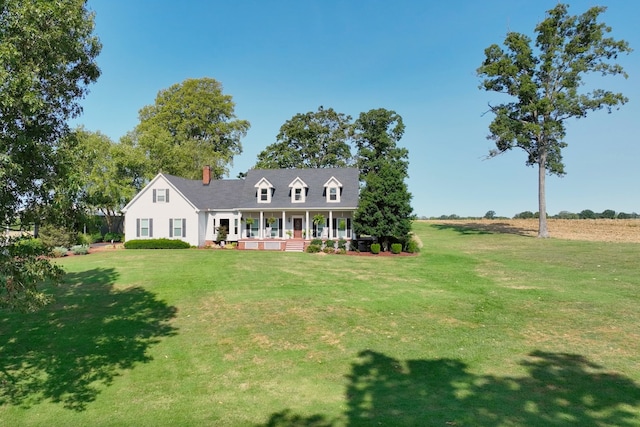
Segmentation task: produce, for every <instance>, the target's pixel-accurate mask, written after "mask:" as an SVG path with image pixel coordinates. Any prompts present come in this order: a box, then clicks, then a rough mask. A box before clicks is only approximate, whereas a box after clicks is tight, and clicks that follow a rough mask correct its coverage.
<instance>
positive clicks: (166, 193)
mask: <svg viewBox="0 0 640 427" xmlns="http://www.w3.org/2000/svg"><path fill="white" fill-rule="evenodd" d="M164 201H165V202H167V203H169V189H168V188H167V189H166V190H164Z"/></svg>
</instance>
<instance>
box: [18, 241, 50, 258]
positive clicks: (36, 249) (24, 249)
mask: <svg viewBox="0 0 640 427" xmlns="http://www.w3.org/2000/svg"><path fill="white" fill-rule="evenodd" d="M15 244H16V247H17V249H18V250H19V253H20V256H23V255H35V256H38V255H43V254H45V253H46V252H47V247H46V246H45V244H44V243H42V240H40V239H34V238H31V237H24V238H21V239H20V240H17V241H16V243H15Z"/></svg>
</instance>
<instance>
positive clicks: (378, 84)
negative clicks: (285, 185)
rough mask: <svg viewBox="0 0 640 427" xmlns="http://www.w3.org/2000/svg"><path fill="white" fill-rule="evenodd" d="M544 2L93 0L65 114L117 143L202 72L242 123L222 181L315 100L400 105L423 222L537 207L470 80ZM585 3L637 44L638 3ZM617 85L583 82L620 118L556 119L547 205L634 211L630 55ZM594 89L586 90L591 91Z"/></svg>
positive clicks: (527, 174)
mask: <svg viewBox="0 0 640 427" xmlns="http://www.w3.org/2000/svg"><path fill="white" fill-rule="evenodd" d="M556 3H557V2H556V1H555V0H539V1H536V2H532V1H529V0H527V1H519V0H487V1H482V2H480V1H475V0H453V1H447V2H443V1H440V2H435V1H417V0H415V1H408V0H396V1H394V2H390V1H356V0H353V1H347V0H323V1H319V0H316V1H313V0H309V1H300V0H287V1H283V0H273V1H265V0H253V1H248V0H247V1H245V0H239V1H211V0H209V1H207V0H189V1H183V2H177V1H175V0H171V1H169V0H136V1H131V0H89V2H88V5H89V8H90V9H91V10H93V11H94V12H95V13H96V33H97V35H98V36H99V37H100V39H101V41H102V43H103V49H102V53H101V55H100V56H99V58H98V62H99V65H100V68H101V70H102V76H101V77H100V79H99V80H98V82H97V83H96V84H94V85H92V86H91V87H90V91H91V92H90V94H89V95H88V96H87V97H86V98H85V99H84V100H83V101H82V105H83V107H84V114H83V115H82V116H81V117H79V118H78V119H77V120H75V121H74V124H82V125H84V126H85V127H86V128H87V129H90V130H93V131H101V132H102V133H104V134H106V135H108V136H109V137H111V138H112V139H113V140H114V141H118V140H119V139H120V137H122V136H123V135H125V134H126V133H127V132H128V131H130V130H132V129H133V128H134V127H135V126H136V124H137V123H138V111H139V110H140V108H142V107H143V106H145V105H149V104H152V103H153V102H154V99H155V97H156V95H157V93H158V91H160V90H161V89H165V88H168V87H169V86H171V85H172V84H175V83H180V82H182V81H183V80H185V79H187V78H200V77H212V78H215V79H216V80H218V81H220V82H221V83H222V85H223V87H224V92H225V93H226V94H229V95H231V96H232V97H233V100H234V102H235V103H236V115H237V116H238V118H241V119H246V120H249V121H250V122H251V129H250V130H249V132H248V134H247V136H246V137H245V138H244V139H243V141H242V144H243V149H244V152H243V153H242V155H240V156H238V157H236V158H235V160H234V164H233V166H232V168H231V173H230V176H231V177H235V176H236V175H237V174H238V172H241V171H246V170H247V169H249V168H250V167H251V166H253V165H254V164H255V162H256V157H257V155H258V153H259V152H260V151H262V150H263V149H264V148H265V147H266V146H267V145H269V144H271V143H273V142H275V138H276V135H277V133H278V130H279V128H280V126H281V125H282V124H283V123H284V122H285V121H287V120H288V119H290V118H291V117H292V116H293V115H295V114H297V113H306V112H308V111H316V110H317V108H318V107H319V106H320V105H322V106H324V107H325V108H329V107H331V108H333V109H335V110H336V111H339V112H342V113H345V114H349V115H351V116H352V117H353V118H356V117H357V116H358V115H359V114H360V113H361V112H366V111H368V110H370V109H373V108H386V109H389V110H394V111H396V112H397V113H398V114H400V115H401V116H402V117H403V119H404V123H405V125H406V132H405V135H404V137H403V138H402V140H401V141H400V144H399V145H401V146H404V147H406V148H407V149H408V150H409V160H410V167H409V174H410V177H409V180H408V185H409V190H410V191H411V193H412V194H413V200H412V205H413V208H414V213H416V214H417V215H419V216H422V215H425V216H440V215H443V214H446V215H449V214H457V215H460V216H483V215H484V214H485V213H486V212H487V211H489V210H493V211H495V212H496V214H497V215H501V216H508V217H511V216H513V215H515V214H516V213H518V212H522V211H526V210H529V211H533V212H535V211H537V210H538V209H537V206H538V205H537V195H538V189H537V170H536V169H534V168H529V167H526V166H525V164H524V162H525V154H524V152H522V151H513V152H511V153H508V154H505V155H502V156H500V157H498V158H495V159H491V160H485V159H484V158H485V156H486V154H487V153H488V150H489V149H490V148H492V143H491V141H488V140H487V139H486V135H487V134H488V125H489V123H490V121H491V115H489V114H487V115H483V113H484V112H485V111H486V110H487V103H489V102H493V103H495V102H497V101H499V100H500V99H499V97H498V95H497V94H494V93H489V92H484V91H481V90H479V89H478V85H479V83H480V79H479V78H478V77H477V76H476V73H475V70H476V69H477V68H478V66H479V65H480V64H481V63H482V60H483V59H484V49H485V48H486V47H488V46H489V45H491V44H492V43H499V44H501V43H502V41H503V40H504V36H505V35H506V32H507V31H508V30H511V31H518V32H523V33H526V34H529V35H530V36H532V35H533V28H534V27H535V25H536V24H537V23H538V22H540V21H541V20H542V19H544V16H545V15H544V14H545V11H546V10H548V9H550V8H552V7H554V6H555V4H556ZM570 4H571V7H570V9H569V11H570V13H572V14H580V13H582V12H584V11H585V10H587V8H589V7H591V6H594V5H596V4H600V5H604V6H607V7H608V10H607V12H606V13H605V14H604V15H602V17H601V19H602V20H603V21H604V22H606V23H607V24H608V25H609V26H611V27H612V28H613V32H612V33H611V34H612V36H613V37H615V38H618V39H620V38H621V39H625V40H627V41H628V42H629V43H630V45H631V47H632V48H634V49H636V50H640V31H638V19H637V18H638V16H640V2H636V1H634V0H618V1H615V0H609V1H606V0H605V1H601V2H600V3H595V2H594V1H585V0H575V1H572V2H571V3H570ZM619 63H620V64H622V65H623V66H624V68H625V70H626V71H627V72H628V74H629V78H628V79H626V80H625V79H624V78H622V77H609V78H607V79H605V80H601V79H600V78H597V77H594V78H593V79H591V81H593V82H594V83H595V84H597V85H598V87H603V88H606V89H610V90H616V91H621V92H623V93H624V94H625V95H626V96H627V97H629V103H627V104H626V105H625V106H623V107H622V108H621V109H620V110H619V111H614V112H613V113H612V114H607V113H606V112H605V111H597V112H594V113H591V114H590V115H589V116H588V117H587V118H586V119H580V120H575V121H571V122H569V124H568V132H567V138H566V142H567V143H568V144H569V146H568V147H567V148H566V149H565V150H564V158H565V165H566V171H567V175H566V176H565V177H563V178H557V177H548V178H547V207H548V209H547V211H548V212H549V213H550V214H555V213H558V212H560V211H563V210H567V211H571V212H579V211H581V210H583V209H591V210H594V211H596V212H601V211H603V210H605V209H613V210H615V211H618V212H620V211H622V212H628V213H629V212H640V190H639V188H638V187H639V183H640V180H639V175H638V169H639V167H638V163H639V161H640V144H638V132H637V131H638V119H639V118H640V96H639V95H640V94H639V93H638V92H639V91H638V88H639V86H638V81H639V80H638V79H640V61H639V60H638V52H633V53H631V54H630V55H625V56H623V57H620V58H619ZM593 87H595V86H593Z"/></svg>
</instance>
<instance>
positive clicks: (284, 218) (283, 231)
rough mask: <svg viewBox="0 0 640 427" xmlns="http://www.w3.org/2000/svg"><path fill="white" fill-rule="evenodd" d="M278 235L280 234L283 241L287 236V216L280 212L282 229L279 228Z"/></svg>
mask: <svg viewBox="0 0 640 427" xmlns="http://www.w3.org/2000/svg"><path fill="white" fill-rule="evenodd" d="M280 234H282V236H281V237H282V238H283V239H284V238H285V237H284V236H286V235H287V215H286V212H285V211H282V227H280Z"/></svg>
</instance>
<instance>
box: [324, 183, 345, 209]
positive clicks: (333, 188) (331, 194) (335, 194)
mask: <svg viewBox="0 0 640 427" xmlns="http://www.w3.org/2000/svg"><path fill="white" fill-rule="evenodd" d="M324 188H325V194H326V195H327V203H339V202H340V192H341V191H342V184H341V183H340V181H338V180H337V179H336V178H335V177H333V176H332V177H331V179H330V180H329V181H327V182H326V183H325V184H324Z"/></svg>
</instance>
